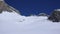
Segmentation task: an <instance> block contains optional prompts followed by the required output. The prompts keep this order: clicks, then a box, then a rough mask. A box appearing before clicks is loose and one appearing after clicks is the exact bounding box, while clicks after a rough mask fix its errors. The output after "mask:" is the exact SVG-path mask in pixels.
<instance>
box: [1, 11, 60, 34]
mask: <svg viewBox="0 0 60 34" xmlns="http://www.w3.org/2000/svg"><path fill="white" fill-rule="evenodd" d="M0 34H60V23H56V22H55V23H53V22H51V21H49V20H47V16H29V17H26V16H21V15H19V14H17V13H15V12H12V13H9V12H6V11H5V12H3V13H1V14H0Z"/></svg>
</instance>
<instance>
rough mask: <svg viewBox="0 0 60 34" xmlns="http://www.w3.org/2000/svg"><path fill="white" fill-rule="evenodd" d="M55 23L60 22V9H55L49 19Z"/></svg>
mask: <svg viewBox="0 0 60 34" xmlns="http://www.w3.org/2000/svg"><path fill="white" fill-rule="evenodd" d="M48 19H49V20H51V21H53V22H60V9H55V10H54V11H53V12H52V13H51V15H50V16H49V17H48Z"/></svg>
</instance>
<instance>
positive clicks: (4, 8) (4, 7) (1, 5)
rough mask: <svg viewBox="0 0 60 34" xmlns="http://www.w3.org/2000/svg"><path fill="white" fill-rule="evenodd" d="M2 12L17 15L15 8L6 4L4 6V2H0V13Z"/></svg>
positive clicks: (2, 0)
mask: <svg viewBox="0 0 60 34" xmlns="http://www.w3.org/2000/svg"><path fill="white" fill-rule="evenodd" d="M2 11H8V12H13V11H15V12H17V13H19V11H18V10H16V9H15V8H13V7H11V6H9V5H8V4H6V3H5V2H4V0H0V13H2Z"/></svg>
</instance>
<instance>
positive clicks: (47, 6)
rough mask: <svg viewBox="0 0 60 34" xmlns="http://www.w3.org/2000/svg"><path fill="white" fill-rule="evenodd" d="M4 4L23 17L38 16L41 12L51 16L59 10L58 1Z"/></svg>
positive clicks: (22, 0) (26, 0)
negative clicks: (17, 11) (54, 11)
mask: <svg viewBox="0 0 60 34" xmlns="http://www.w3.org/2000/svg"><path fill="white" fill-rule="evenodd" d="M5 2H6V3H7V4H9V5H11V6H13V7H14V8H16V9H18V10H19V11H20V13H21V15H25V16H28V15H31V14H36V15H38V14H39V13H42V12H44V13H46V14H51V12H52V11H53V10H54V9H59V8H60V0H5Z"/></svg>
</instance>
